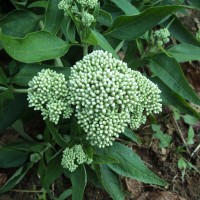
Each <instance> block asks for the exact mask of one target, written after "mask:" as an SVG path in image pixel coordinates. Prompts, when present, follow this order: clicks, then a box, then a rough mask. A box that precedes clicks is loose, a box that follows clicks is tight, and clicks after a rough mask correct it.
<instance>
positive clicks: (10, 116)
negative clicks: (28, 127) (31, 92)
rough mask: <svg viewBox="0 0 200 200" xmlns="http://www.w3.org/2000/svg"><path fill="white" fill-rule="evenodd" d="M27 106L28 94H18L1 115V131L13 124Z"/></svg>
mask: <svg viewBox="0 0 200 200" xmlns="http://www.w3.org/2000/svg"><path fill="white" fill-rule="evenodd" d="M26 107H27V96H26V95H24V94H18V95H16V98H15V99H13V100H11V101H10V102H9V103H8V104H7V105H6V106H5V107H4V108H3V109H2V115H0V132H2V131H3V130H4V129H6V128H7V127H8V126H10V125H12V124H13V123H14V122H15V121H16V120H17V119H18V118H19V117H20V116H21V115H22V114H23V113H24V110H25V109H26Z"/></svg>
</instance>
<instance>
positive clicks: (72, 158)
mask: <svg viewBox="0 0 200 200" xmlns="http://www.w3.org/2000/svg"><path fill="white" fill-rule="evenodd" d="M91 162H92V159H91V158H89V157H88V156H87V154H85V153H84V151H83V148H82V146H81V145H80V144H79V145H75V146H73V147H72V148H66V149H65V150H64V151H63V157H62V162H61V165H62V166H63V167H64V168H66V169H68V170H69V171H71V172H73V171H75V170H76V168H77V167H78V165H80V164H83V163H87V164H90V163H91Z"/></svg>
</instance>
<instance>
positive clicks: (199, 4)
mask: <svg viewBox="0 0 200 200" xmlns="http://www.w3.org/2000/svg"><path fill="white" fill-rule="evenodd" d="M190 2H191V3H192V4H193V5H194V6H195V7H196V8H197V9H198V10H200V1H199V0H190Z"/></svg>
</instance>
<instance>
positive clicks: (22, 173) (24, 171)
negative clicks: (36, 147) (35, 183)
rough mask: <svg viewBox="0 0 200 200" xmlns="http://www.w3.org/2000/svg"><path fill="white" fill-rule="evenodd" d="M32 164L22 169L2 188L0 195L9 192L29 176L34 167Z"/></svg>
mask: <svg viewBox="0 0 200 200" xmlns="http://www.w3.org/2000/svg"><path fill="white" fill-rule="evenodd" d="M32 165H33V164H32V163H29V164H28V165H26V166H23V167H20V168H19V169H18V170H17V171H16V172H15V173H14V174H13V175H12V176H11V177H10V178H9V179H8V181H7V182H6V183H5V185H3V186H2V187H1V188H0V194H3V193H5V192H8V191H9V190H10V189H12V188H13V187H14V186H15V185H17V184H18V183H19V182H20V181H21V180H22V179H23V178H24V177H25V175H26V174H27V172H28V170H29V169H30V168H31V167H32Z"/></svg>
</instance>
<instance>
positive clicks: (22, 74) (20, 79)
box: [11, 63, 71, 86]
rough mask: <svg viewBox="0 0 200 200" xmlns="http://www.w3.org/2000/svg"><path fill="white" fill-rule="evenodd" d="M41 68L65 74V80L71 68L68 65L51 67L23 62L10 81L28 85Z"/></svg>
mask: <svg viewBox="0 0 200 200" xmlns="http://www.w3.org/2000/svg"><path fill="white" fill-rule="evenodd" d="M42 69H51V70H54V71H56V72H58V73H62V74H64V75H65V78H66V80H68V78H69V75H70V71H71V69H70V68H69V67H52V66H50V65H43V64H41V65H40V64H36V63H35V64H23V65H22V69H21V70H20V71H19V73H18V74H16V75H15V76H14V77H13V78H12V80H11V82H12V83H15V84H17V85H20V86H28V82H29V81H30V80H31V79H32V78H33V77H34V76H36V75H37V74H38V72H40V71H41V70H42Z"/></svg>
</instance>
